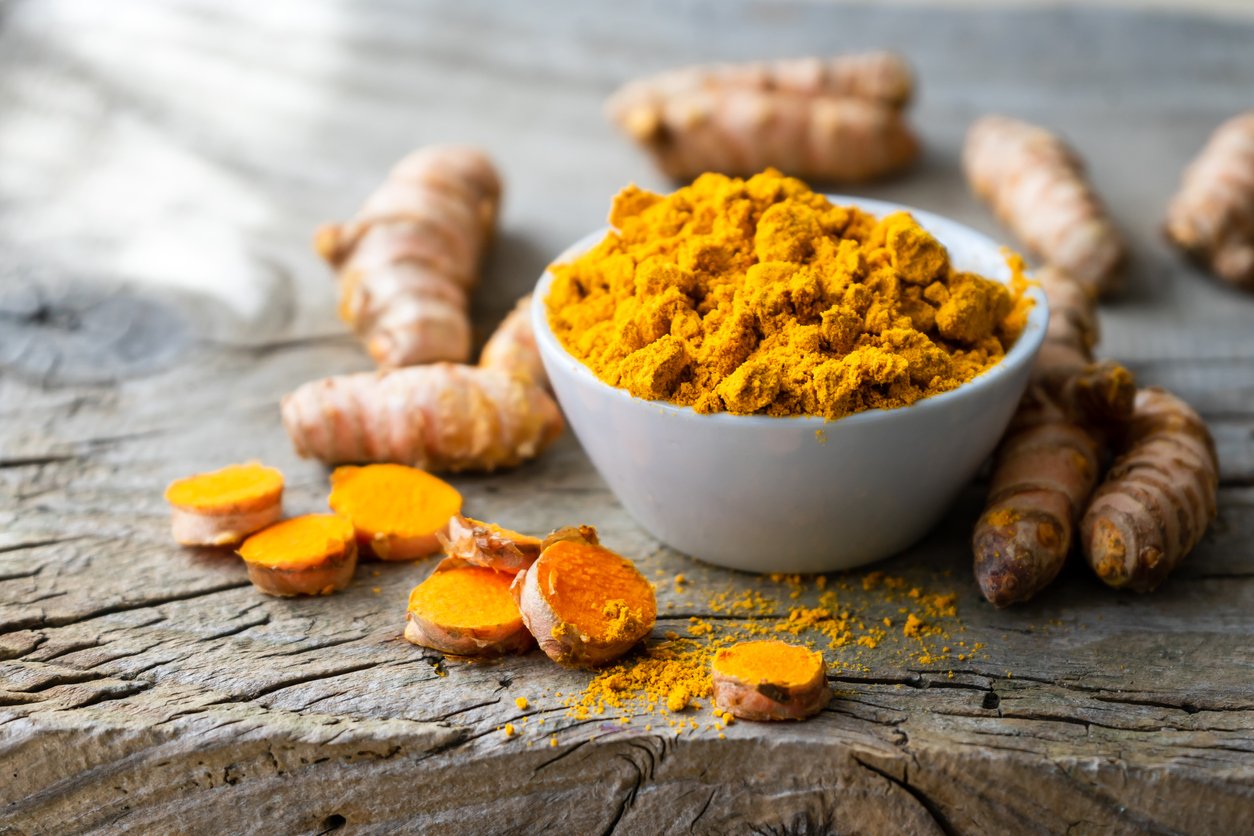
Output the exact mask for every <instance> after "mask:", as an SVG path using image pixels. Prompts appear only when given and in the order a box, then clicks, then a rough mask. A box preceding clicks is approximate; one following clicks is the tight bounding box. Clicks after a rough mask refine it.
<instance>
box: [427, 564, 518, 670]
mask: <svg viewBox="0 0 1254 836" xmlns="http://www.w3.org/2000/svg"><path fill="white" fill-rule="evenodd" d="M511 580H512V578H511V577H510V576H509V575H504V574H501V573H499V572H494V571H492V570H491V569H487V568H484V567H482V566H468V565H464V564H461V563H459V562H457V561H451V560H445V561H442V562H441V563H440V565H438V566H437V567H436V568H435V571H434V572H432V573H431V576H430V577H428V578H427V579H426V580H425V581H423V582H422V583H420V584H418V586H416V587H414V590H413V592H411V593H410V595H409V609H408V611H407V612H406V615H405V638H406V639H407V640H409V641H411V642H413V643H414V644H417V645H421V646H423V647H430V648H432V649H434V650H439V651H441V652H443V653H451V654H453V655H456V656H499V655H502V654H505V653H522V652H524V651H526V650H527V649H528V648H530V647H531V646H532V639H531V634H530V633H528V632H527V628H526V627H525V626H523V622H522V616H521V615H520V614H519V612H518V605H517V604H516V603H514V598H513V596H512V595H511V594H510V581H511Z"/></svg>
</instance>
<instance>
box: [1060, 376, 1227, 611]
mask: <svg viewBox="0 0 1254 836" xmlns="http://www.w3.org/2000/svg"><path fill="white" fill-rule="evenodd" d="M1122 441H1123V443H1122V451H1123V452H1122V455H1120V456H1119V457H1118V458H1117V459H1116V460H1115V463H1114V465H1112V466H1111V468H1110V471H1109V472H1108V473H1107V474H1106V480H1105V481H1104V482H1103V483H1102V485H1101V487H1099V488H1098V489H1097V493H1095V494H1094V495H1093V500H1092V502H1090V503H1089V507H1088V510H1087V511H1086V512H1085V514H1084V520H1083V522H1082V523H1081V538H1082V542H1083V545H1084V556H1085V558H1086V559H1087V560H1088V562H1089V565H1090V566H1092V567H1093V571H1095V572H1096V573H1097V576H1098V577H1100V578H1101V579H1102V580H1103V581H1105V582H1106V583H1107V584H1109V585H1110V586H1113V587H1115V588H1117V589H1119V588H1125V587H1126V588H1128V589H1133V590H1136V591H1137V592H1148V591H1150V590H1152V589H1154V588H1155V587H1156V586H1158V585H1159V584H1160V583H1162V582H1163V579H1164V578H1166V577H1167V575H1168V574H1169V573H1170V572H1171V571H1172V570H1173V569H1175V568H1176V566H1177V565H1179V563H1180V561H1181V560H1182V559H1183V558H1184V556H1185V555H1187V554H1188V553H1189V552H1190V551H1191V550H1192V549H1193V547H1194V546H1195V545H1197V543H1198V541H1199V540H1201V539H1202V535H1203V534H1204V533H1205V532H1206V526H1207V525H1208V524H1209V523H1210V521H1211V520H1212V519H1214V517H1215V513H1216V493H1217V491H1218V489H1219V461H1218V458H1217V457H1216V454H1215V442H1214V440H1213V439H1212V438H1211V435H1210V432H1209V431H1208V430H1207V429H1206V424H1205V422H1204V421H1203V420H1202V419H1201V417H1200V416H1199V415H1198V414H1197V413H1196V412H1194V411H1193V409H1192V408H1191V407H1190V406H1189V405H1188V404H1186V403H1185V402H1184V401H1182V400H1180V399H1179V398H1177V397H1176V396H1175V395H1172V394H1171V393H1170V392H1167V391H1166V390H1163V389H1159V388H1157V387H1151V388H1148V389H1142V390H1140V391H1139V392H1137V395H1136V405H1135V409H1134V411H1133V413H1132V419H1131V421H1130V422H1129V424H1128V428H1127V433H1126V435H1125V437H1124V438H1123V440H1122Z"/></svg>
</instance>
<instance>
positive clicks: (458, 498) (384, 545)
mask: <svg viewBox="0 0 1254 836" xmlns="http://www.w3.org/2000/svg"><path fill="white" fill-rule="evenodd" d="M330 505H331V510H332V511H335V513H337V514H339V515H340V516H341V517H344V518H345V519H347V520H348V521H349V522H350V523H352V524H353V529H354V530H355V531H356V533H357V542H358V544H359V545H361V546H364V547H365V548H368V549H369V550H370V551H371V552H372V553H373V554H374V556H375V557H378V558H380V559H382V560H414V559H416V558H419V557H427V556H428V555H432V554H435V553H436V552H437V551H439V550H440V537H441V535H442V534H443V533H444V532H445V530H446V527H447V525H448V520H449V517H450V516H452V515H453V514H456V513H457V512H458V511H460V510H461V507H462V495H461V494H460V493H458V492H457V489H456V488H454V487H453V486H452V485H450V484H448V483H447V482H445V481H444V480H442V479H437V478H436V477H434V476H432V475H431V474H429V473H424V472H423V471H421V470H416V469H414V468H412V467H406V466H404V465H400V464H372V465H367V466H366V467H352V466H348V467H339V468H336V469H335V472H334V473H332V474H331V498H330Z"/></svg>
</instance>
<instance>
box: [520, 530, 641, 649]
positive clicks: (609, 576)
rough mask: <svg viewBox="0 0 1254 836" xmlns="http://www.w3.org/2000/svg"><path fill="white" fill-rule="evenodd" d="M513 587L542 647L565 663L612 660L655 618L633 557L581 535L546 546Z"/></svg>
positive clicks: (631, 644)
mask: <svg viewBox="0 0 1254 836" xmlns="http://www.w3.org/2000/svg"><path fill="white" fill-rule="evenodd" d="M573 531H577V529H576V530H573ZM511 589H512V591H513V593H514V596H515V600H517V602H518V609H519V610H520V611H521V612H522V618H523V622H524V623H525V624H526V625H527V629H528V630H530V631H531V634H532V635H533V636H535V638H536V642H537V643H538V644H539V645H540V649H541V650H543V651H544V653H545V655H547V656H548V657H549V658H550V659H552V660H553V661H555V662H558V663H559V664H563V665H575V666H585V667H592V666H597V665H603V664H605V663H606V662H610V661H613V660H614V659H617V658H618V657H619V656H622V655H623V654H624V653H626V652H627V651H628V650H630V649H631V648H632V647H634V646H635V645H636V644H638V643H639V642H640V640H641V639H643V638H644V637H645V636H647V635H648V634H649V632H650V631H651V630H652V629H653V624H654V622H655V621H656V620H657V598H656V595H655V593H654V591H653V586H652V585H651V584H650V583H649V582H648V581H647V580H646V579H645V578H644V576H643V575H641V574H640V573H639V572H638V571H637V570H636V568H635V566H634V565H633V564H632V563H631V561H630V560H627V559H626V558H623V557H621V556H619V555H617V554H615V553H614V552H612V551H610V550H609V549H606V548H603V547H601V546H597V545H593V544H592V543H590V542H587V541H586V540H582V539H562V540H558V541H556V542H554V543H553V544H552V545H550V546H548V547H546V548H545V549H544V551H543V552H541V553H540V557H539V558H538V559H537V560H536V562H535V563H533V564H532V565H531V566H530V567H529V568H528V569H526V570H524V571H522V572H520V573H519V574H518V575H517V576H516V577H515V578H514V582H513V585H512V587H511Z"/></svg>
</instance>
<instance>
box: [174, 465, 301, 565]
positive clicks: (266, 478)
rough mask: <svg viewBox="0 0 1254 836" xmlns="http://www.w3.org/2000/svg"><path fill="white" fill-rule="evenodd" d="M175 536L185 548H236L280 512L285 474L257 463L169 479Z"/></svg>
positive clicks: (276, 517)
mask: <svg viewBox="0 0 1254 836" xmlns="http://www.w3.org/2000/svg"><path fill="white" fill-rule="evenodd" d="M165 498H166V501H167V502H169V503H170V505H171V508H172V510H171V515H170V521H171V529H172V530H173V533H174V539H175V540H176V541H177V542H178V543H180V544H182V545H184V546H234V545H236V544H237V543H239V542H240V541H241V540H243V539H244V538H245V537H247V536H248V535H249V534H252V533H253V532H254V531H260V530H261V529H263V528H265V527H266V526H268V525H270V524H271V523H273V522H275V521H276V520H278V518H279V517H281V516H282V515H283V474H282V473H280V472H279V471H277V470H275V469H274V468H272V467H265V466H263V465H261V464H259V463H257V462H248V463H247V464H233V465H230V466H229V467H224V468H222V469H221V470H215V471H213V472H211V473H200V474H197V475H196V476H189V477H187V478H186V479H179V480H177V481H175V482H171V483H170V486H169V487H168V488H166V491H165Z"/></svg>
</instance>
